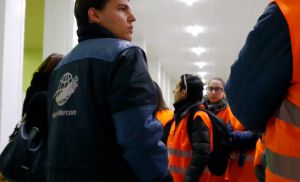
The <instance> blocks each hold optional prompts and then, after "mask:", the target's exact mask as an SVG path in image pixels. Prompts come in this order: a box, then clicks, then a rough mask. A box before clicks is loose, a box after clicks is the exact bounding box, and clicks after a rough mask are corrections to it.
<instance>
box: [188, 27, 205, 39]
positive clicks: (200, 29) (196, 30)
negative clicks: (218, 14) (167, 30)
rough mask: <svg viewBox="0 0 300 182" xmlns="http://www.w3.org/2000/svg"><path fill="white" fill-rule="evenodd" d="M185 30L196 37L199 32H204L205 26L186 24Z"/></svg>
mask: <svg viewBox="0 0 300 182" xmlns="http://www.w3.org/2000/svg"><path fill="white" fill-rule="evenodd" d="M185 31H186V32H187V33H190V34H192V35H193V36H195V37H196V36H197V35H198V34H199V33H202V32H204V27H203V26H200V25H191V26H186V27H185Z"/></svg>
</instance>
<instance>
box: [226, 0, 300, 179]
mask: <svg viewBox="0 0 300 182" xmlns="http://www.w3.org/2000/svg"><path fill="white" fill-rule="evenodd" d="M225 88H226V89H225V90H226V93H227V98H228V101H229V104H230V106H231V109H232V111H233V113H234V115H235V116H236V117H237V118H238V119H239V120H240V121H241V122H242V124H243V125H244V126H245V127H247V128H248V129H250V130H253V131H260V132H264V131H265V133H266V136H265V147H266V148H265V152H266V170H265V181H266V182H281V181H282V182H295V181H300V143H299V138H300V1H297V0H275V1H272V2H271V3H270V4H269V5H268V6H267V8H266V9H265V11H264V13H263V14H262V15H261V17H260V18H259V19H258V21H257V23H256V25H255V27H254V29H253V30H252V31H251V32H250V33H249V35H248V37H247V40H246V43H245V45H244V47H243V49H242V50H241V51H240V54H239V57H238V59H237V61H236V62H235V63H234V64H233V65H232V67H231V73H230V77H229V80H228V82H227V84H226V87H225Z"/></svg>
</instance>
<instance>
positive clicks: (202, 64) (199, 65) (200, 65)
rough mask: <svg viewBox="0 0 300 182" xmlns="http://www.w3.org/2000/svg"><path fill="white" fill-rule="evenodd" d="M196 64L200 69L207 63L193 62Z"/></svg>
mask: <svg viewBox="0 0 300 182" xmlns="http://www.w3.org/2000/svg"><path fill="white" fill-rule="evenodd" d="M194 64H195V65H196V66H198V67H199V68H200V69H202V68H203V67H204V66H206V65H207V63H205V62H196V63H194Z"/></svg>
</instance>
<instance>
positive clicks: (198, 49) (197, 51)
mask: <svg viewBox="0 0 300 182" xmlns="http://www.w3.org/2000/svg"><path fill="white" fill-rule="evenodd" d="M190 51H191V52H193V53H195V54H197V56H200V55H201V54H202V53H204V52H205V51H206V50H205V48H203V47H193V48H191V49H190Z"/></svg>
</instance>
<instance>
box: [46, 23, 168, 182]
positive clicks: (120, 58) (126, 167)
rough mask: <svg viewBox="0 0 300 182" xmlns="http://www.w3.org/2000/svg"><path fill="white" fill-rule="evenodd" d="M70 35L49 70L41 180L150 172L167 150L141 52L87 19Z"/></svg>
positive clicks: (163, 163)
mask: <svg viewBox="0 0 300 182" xmlns="http://www.w3.org/2000/svg"><path fill="white" fill-rule="evenodd" d="M78 36H79V44H78V45H77V46H76V47H75V48H74V49H73V50H72V51H71V52H70V53H69V54H68V55H66V56H65V58H64V59H63V60H62V61H61V62H60V64H59V65H58V66H57V67H56V69H55V70H54V72H53V74H52V75H51V78H50V86H49V88H50V91H49V121H50V123H49V124H50V133H49V162H48V178H47V181H48V182H77V181H78V182H79V181H80V182H81V181H88V182H90V181H104V180H105V181H114V182H117V181H128V182H135V181H150V180H155V179H157V180H158V179H159V178H160V177H161V176H163V175H164V173H165V172H166V170H167V151H166V148H165V146H164V145H163V143H162V142H161V141H160V138H161V136H162V126H161V124H160V123H159V122H158V121H157V120H156V119H155V117H154V110H155V108H156V91H155V87H154V84H153V82H152V79H151V77H150V75H149V73H148V70H147V65H146V56H145V54H144V52H143V51H142V49H140V48H139V47H137V46H136V45H134V44H132V43H130V42H127V41H124V40H120V39H116V38H114V36H113V35H112V34H111V33H110V32H109V31H107V30H106V29H104V28H102V27H100V26H99V25H95V24H90V25H88V26H85V27H81V28H80V29H79V30H78Z"/></svg>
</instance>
